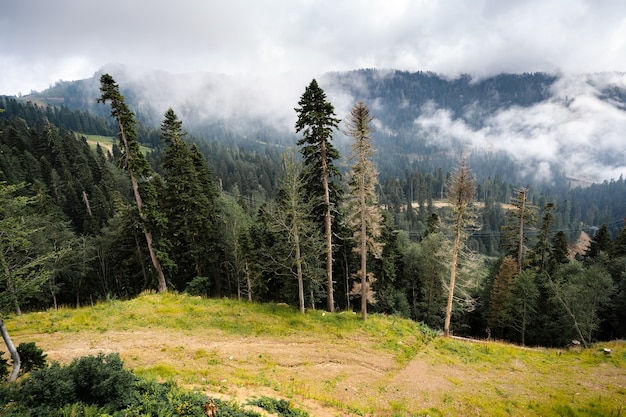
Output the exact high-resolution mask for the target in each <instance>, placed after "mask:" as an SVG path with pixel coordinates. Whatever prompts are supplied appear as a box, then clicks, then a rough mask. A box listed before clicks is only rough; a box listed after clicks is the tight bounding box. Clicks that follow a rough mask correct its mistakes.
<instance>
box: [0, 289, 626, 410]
mask: <svg viewBox="0 0 626 417" xmlns="http://www.w3.org/2000/svg"><path fill="white" fill-rule="evenodd" d="M6 323H7V327H8V329H9V332H10V333H11V335H12V337H13V341H14V343H16V344H19V343H21V342H36V344H37V346H39V347H40V348H42V349H43V350H44V351H45V353H47V355H48V359H49V360H51V361H58V362H61V363H68V362H70V361H71V360H72V359H74V358H77V357H80V356H85V355H95V354H98V353H99V352H103V353H109V352H119V353H120V356H121V358H122V359H123V360H124V362H125V364H126V366H127V367H129V368H132V369H133V370H134V372H135V373H136V374H138V375H140V376H146V377H156V378H158V379H160V380H172V381H175V382H177V383H178V384H180V385H182V386H185V387H188V388H193V389H198V390H201V391H203V392H205V393H207V394H209V395H210V396H215V397H220V398H223V399H233V400H236V401H239V402H241V403H244V402H246V401H248V400H249V399H251V398H255V397H257V398H258V397H264V396H267V397H272V398H281V399H287V400H289V401H290V402H291V403H293V404H295V405H296V406H297V407H298V408H300V409H304V410H307V411H308V412H309V413H310V415H311V416H321V417H324V416H329V417H330V416H357V415H361V416H427V415H430V416H444V415H481V416H485V415H487V416H508V415H524V416H551V415H555V416H586V415H594V416H617V415H626V343H624V342H612V343H608V344H602V345H597V346H594V347H593V348H591V349H588V350H549V349H539V348H532V349H531V348H522V347H517V346H512V345H506V344H502V343H497V342H472V341H465V340H456V339H451V338H442V337H439V336H436V335H435V334H433V332H431V331H429V330H428V329H426V328H424V327H422V326H420V325H419V324H416V323H413V322H410V321H407V320H403V319H398V318H394V317H387V316H380V315H371V316H370V318H369V319H368V320H367V321H366V322H363V321H361V320H360V318H359V317H358V315H355V314H353V313H347V312H344V313H324V312H322V311H310V312H308V313H307V314H306V315H302V314H299V313H298V312H297V310H294V309H293V308H291V307H288V306H284V305H274V304H256V303H246V302H238V301H233V300H214V299H202V298H199V297H190V296H186V295H179V294H164V295H161V294H144V295H142V296H140V297H138V298H137V299H134V300H130V301H110V302H106V303H101V304H98V305H95V306H93V307H85V308H80V309H66V308H61V309H59V310H57V311H47V312H40V313H30V314H24V315H22V316H20V317H11V318H9V319H7V320H6ZM604 348H607V349H610V350H611V352H610V353H609V354H607V353H605V352H604V351H603V349H604ZM218 415H219V414H218Z"/></svg>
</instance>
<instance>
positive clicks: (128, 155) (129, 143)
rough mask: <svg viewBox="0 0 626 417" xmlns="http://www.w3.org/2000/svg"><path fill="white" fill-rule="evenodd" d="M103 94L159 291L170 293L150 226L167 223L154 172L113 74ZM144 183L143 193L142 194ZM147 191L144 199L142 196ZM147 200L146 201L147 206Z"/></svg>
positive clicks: (102, 83) (102, 81)
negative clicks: (158, 200) (159, 203)
mask: <svg viewBox="0 0 626 417" xmlns="http://www.w3.org/2000/svg"><path fill="white" fill-rule="evenodd" d="M100 91H101V92H102V95H101V96H100V98H99V99H98V102H99V103H106V102H107V101H110V102H111V109H112V110H111V115H112V116H113V117H114V118H115V120H116V121H117V124H118V127H119V129H120V130H119V134H118V135H119V138H120V148H121V149H122V157H121V158H120V160H119V161H120V164H121V165H122V166H123V167H124V168H125V169H126V170H127V172H128V175H129V176H130V181H131V184H132V188H133V195H134V197H135V204H136V206H137V210H138V212H139V217H140V219H141V222H142V229H143V234H144V237H145V239H146V244H147V246H148V252H149V253H150V259H151V261H152V266H153V267H154V270H155V273H156V274H157V278H158V290H159V291H160V292H163V291H167V282H166V281H165V274H164V273H163V267H162V265H161V260H160V259H159V257H158V255H157V251H156V250H155V248H154V242H153V235H152V231H151V229H150V226H151V224H150V223H152V224H154V223H158V222H159V221H162V220H163V219H162V218H160V216H159V214H158V212H157V210H156V190H155V186H154V184H153V183H152V181H151V177H152V174H153V173H152V168H150V165H149V164H148V161H147V160H146V158H145V156H144V155H143V153H141V149H140V147H139V141H138V140H137V133H136V130H135V124H136V122H135V115H134V114H133V112H132V111H130V109H129V108H128V106H127V105H126V103H125V101H124V96H123V95H122V94H121V93H120V89H119V86H118V85H117V84H116V83H115V80H114V79H113V77H111V76H110V75H109V74H102V76H101V77H100ZM140 181H141V185H142V187H141V188H143V190H140V184H139V183H140ZM142 191H143V195H142ZM144 199H145V200H146V201H145V202H144Z"/></svg>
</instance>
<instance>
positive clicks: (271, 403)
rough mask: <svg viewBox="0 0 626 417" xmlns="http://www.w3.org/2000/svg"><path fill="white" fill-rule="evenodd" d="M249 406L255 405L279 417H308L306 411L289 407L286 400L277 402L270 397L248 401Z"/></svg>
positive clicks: (289, 404)
mask: <svg viewBox="0 0 626 417" xmlns="http://www.w3.org/2000/svg"><path fill="white" fill-rule="evenodd" d="M248 403H249V404H250V405H255V406H257V407H260V408H262V409H264V410H265V411H267V412H268V413H272V414H277V415H279V416H281V417H309V413H307V412H306V411H303V410H300V409H297V408H293V407H291V403H290V402H289V401H286V400H277V399H274V398H270V397H265V396H263V397H260V398H255V399H253V400H250V401H249V402H248Z"/></svg>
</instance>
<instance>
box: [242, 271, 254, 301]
mask: <svg viewBox="0 0 626 417" xmlns="http://www.w3.org/2000/svg"><path fill="white" fill-rule="evenodd" d="M244 266H245V271H246V285H247V286H248V301H252V278H250V266H249V265H248V261H246V262H245V264H244Z"/></svg>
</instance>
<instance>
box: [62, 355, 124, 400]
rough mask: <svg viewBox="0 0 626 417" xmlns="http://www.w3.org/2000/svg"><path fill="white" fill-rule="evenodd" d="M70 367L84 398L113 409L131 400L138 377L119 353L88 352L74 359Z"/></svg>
mask: <svg viewBox="0 0 626 417" xmlns="http://www.w3.org/2000/svg"><path fill="white" fill-rule="evenodd" d="M68 368H70V373H71V375H72V378H73V380H74V384H75V387H76V396H77V397H78V399H80V400H81V401H83V402H85V403H87V404H96V405H100V406H107V407H111V408H112V409H113V410H120V409H122V408H124V407H125V406H127V405H128V404H130V402H131V399H132V391H133V387H134V384H135V382H136V377H135V375H133V373H132V372H130V371H128V370H126V369H124V364H123V362H122V360H121V359H120V356H119V354H117V353H111V354H109V355H106V356H105V355H104V354H103V353H101V354H99V355H98V356H85V357H82V358H79V359H76V360H74V361H73V362H72V363H71V364H70V365H69V366H68Z"/></svg>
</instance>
